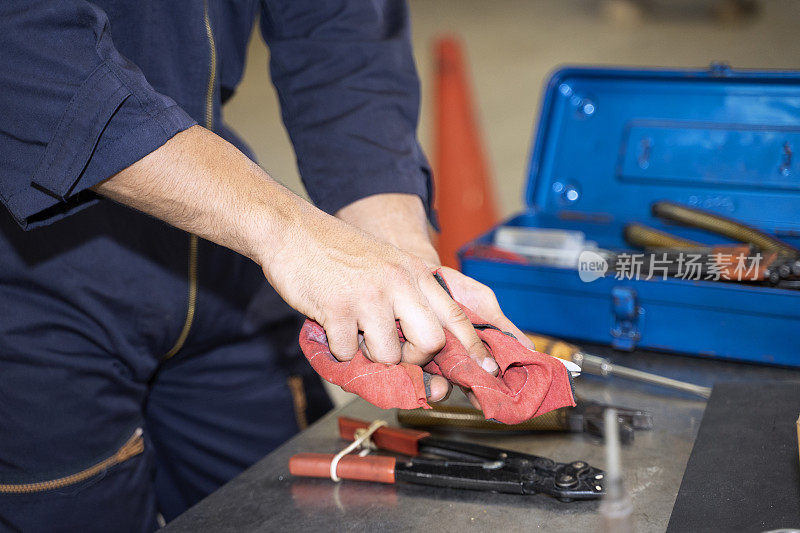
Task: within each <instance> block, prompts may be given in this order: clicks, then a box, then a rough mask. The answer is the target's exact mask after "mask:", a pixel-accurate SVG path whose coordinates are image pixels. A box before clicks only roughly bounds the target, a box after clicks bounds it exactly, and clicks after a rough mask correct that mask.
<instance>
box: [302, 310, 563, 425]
mask: <svg viewBox="0 0 800 533" xmlns="http://www.w3.org/2000/svg"><path fill="white" fill-rule="evenodd" d="M459 305H461V304H460V303H459ZM461 308H462V309H463V310H464V312H465V313H466V314H467V317H469V319H470V320H471V321H472V323H473V325H475V326H476V328H475V329H476V331H477V333H478V336H479V337H480V338H481V339H482V340H483V342H484V343H485V344H486V345H487V348H488V349H489V352H490V353H491V354H492V356H493V357H494V359H495V361H497V364H498V365H499V366H500V372H499V374H498V375H497V376H496V377H495V376H492V375H491V374H489V373H488V372H486V371H485V370H483V369H482V368H481V367H480V366H479V365H478V364H477V363H476V362H475V361H473V360H472V358H471V357H470V356H469V355H468V354H467V351H466V349H465V348H464V347H463V346H462V345H461V343H460V342H458V340H457V339H456V338H455V337H454V336H453V335H452V334H451V333H449V332H448V331H445V337H446V343H445V347H444V348H443V349H442V351H441V352H439V353H438V354H437V355H436V356H435V357H434V358H433V360H432V361H431V362H430V363H428V364H427V365H425V367H424V370H425V372H429V373H431V374H437V375H440V376H444V377H445V378H446V379H447V380H449V381H450V382H451V383H453V384H455V385H460V386H462V387H467V388H469V389H471V390H472V392H473V393H474V394H475V396H476V397H477V399H478V402H479V403H480V406H481V409H482V410H483V413H484V416H485V417H486V418H487V419H493V420H497V421H499V422H503V423H506V424H518V423H520V422H524V421H526V420H529V419H531V418H533V417H534V416H539V415H541V414H544V413H546V412H548V411H552V410H553V409H558V408H559V407H566V406H574V405H575V397H574V394H573V390H572V381H571V378H570V375H569V371H568V370H567V369H566V367H565V366H564V365H563V364H562V363H561V362H559V361H558V360H557V359H555V358H554V357H551V356H549V355H547V354H544V353H541V352H535V351H532V350H529V349H527V348H525V347H524V346H523V345H522V344H521V343H520V342H519V341H517V339H516V338H514V337H513V336H511V335H510V334H507V333H504V332H502V331H500V330H499V329H497V328H496V327H494V326H491V325H489V324H488V323H487V322H486V321H484V320H482V319H481V318H480V317H478V316H477V315H476V314H475V313H474V312H473V311H472V310H471V309H469V308H468V307H465V306H464V305H461ZM398 335H399V337H400V339H401V341H403V340H404V339H403V335H402V331H399V326H398ZM300 347H301V348H302V350H303V353H304V354H305V356H306V358H307V359H308V361H309V363H311V366H312V367H313V368H314V370H316V371H317V373H318V374H319V375H320V376H322V377H323V378H324V379H325V380H327V381H329V382H331V383H333V384H334V385H338V386H340V387H342V388H343V389H344V390H346V391H348V392H353V393H355V394H358V395H359V396H361V397H362V398H364V399H365V400H367V401H368V402H370V403H372V404H374V405H376V406H378V407H380V408H382V409H392V408H400V409H416V408H418V407H424V408H427V409H430V405H428V401H427V399H426V395H425V384H424V381H423V368H420V367H419V366H417V365H412V364H408V363H400V364H397V365H385V364H382V363H374V362H372V361H370V360H369V359H367V358H366V357H365V356H364V354H363V353H361V350H359V351H358V353H356V355H355V357H353V359H351V360H350V361H345V362H341V361H338V360H337V359H336V358H335V357H333V355H332V354H331V351H330V349H329V348H328V341H327V337H326V336H325V330H324V329H323V328H322V326H320V325H319V324H318V323H316V322H314V321H313V320H306V322H305V324H303V328H302V330H301V331H300Z"/></svg>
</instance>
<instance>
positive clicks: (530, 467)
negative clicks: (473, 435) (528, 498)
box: [289, 418, 605, 502]
mask: <svg viewBox="0 0 800 533" xmlns="http://www.w3.org/2000/svg"><path fill="white" fill-rule="evenodd" d="M368 426H369V424H368V423H367V422H364V421H361V420H355V419H352V418H339V434H340V435H341V437H342V438H343V439H347V440H353V438H354V436H355V432H356V430H358V429H361V428H367V427H368ZM372 441H373V443H374V444H375V445H376V446H377V447H378V448H380V449H382V450H387V451H392V452H397V453H401V454H403V455H407V456H410V457H409V458H407V459H402V458H397V457H391V456H385V455H368V456H366V457H360V456H358V455H345V456H344V457H342V459H341V460H340V461H339V464H338V465H337V467H336V475H337V476H339V477H340V478H343V479H353V480H359V481H375V482H379V483H396V482H406V483H415V484H418V485H430V486H435V487H447V488H456V489H471V490H483V491H490V492H503V493H508V494H538V493H544V494H548V495H550V496H553V497H555V498H558V499H559V500H561V501H565V502H568V501H572V500H591V499H597V498H600V497H601V496H602V495H603V494H605V489H604V485H603V478H604V473H603V471H602V470H599V469H597V468H594V467H592V466H590V465H589V464H588V463H587V462H586V461H573V462H571V463H557V462H555V461H553V460H552V459H548V458H546V457H539V456H536V455H528V454H524V453H519V452H515V451H511V450H502V449H500V448H493V447H491V446H481V445H478V444H471V443H468V442H459V441H451V440H446V439H438V438H434V437H432V436H431V434H430V433H428V432H426V431H416V430H412V429H401V428H394V427H382V428H380V429H378V430H377V431H375V433H374V434H373V435H372ZM422 455H424V456H436V457H437V458H429V457H421V456H422ZM334 457H335V455H333V454H321V453H300V454H297V455H294V456H293V457H292V458H291V459H289V472H291V473H292V475H295V476H301V477H321V478H327V477H330V474H331V472H330V468H331V461H333V459H334Z"/></svg>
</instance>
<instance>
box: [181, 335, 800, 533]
mask: <svg viewBox="0 0 800 533" xmlns="http://www.w3.org/2000/svg"><path fill="white" fill-rule="evenodd" d="M587 348H588V349H586V351H587V352H589V353H596V354H599V355H604V356H609V357H611V359H612V360H613V361H614V362H616V363H618V364H623V365H627V366H631V367H636V368H640V369H642V370H648V371H653V372H658V373H661V374H662V375H666V376H669V377H673V378H676V379H684V380H691V381H693V382H695V383H698V384H701V385H711V384H713V383H718V382H724V381H754V380H781V381H785V380H791V381H799V382H800V371H798V370H789V369H780V368H770V367H763V366H756V365H749V364H743V363H731V362H724V361H716V360H706V359H699V358H690V357H685V356H678V355H667V354H658V353H653V352H635V353H632V354H625V353H619V352H614V351H613V350H610V349H608V348H602V347H597V346H589V347H587ZM576 382H577V387H576V388H577V392H578V394H579V395H580V396H581V397H582V398H584V399H587V400H596V401H601V402H604V403H612V404H616V405H622V406H628V407H636V408H643V409H648V410H650V411H651V412H652V413H653V421H654V426H655V427H654V429H653V430H652V431H637V432H636V439H635V441H634V442H633V443H632V444H631V445H629V446H625V447H623V450H622V465H623V469H624V478H625V483H626V487H627V489H628V491H629V493H630V495H631V499H632V501H633V507H634V514H633V516H634V521H635V523H634V530H635V531H664V530H665V529H666V527H667V522H668V521H669V516H670V512H671V511H672V506H673V504H674V502H675V498H676V496H677V493H678V488H679V487H680V484H681V479H682V477H683V472H684V469H685V467H686V463H687V461H688V459H689V454H690V452H691V450H692V444H693V442H694V439H695V437H696V435H697V431H698V427H699V425H700V421H701V418H702V416H703V409H704V407H705V400H703V399H696V398H695V397H693V396H690V395H687V394H684V393H680V392H671V391H670V390H668V389H663V388H659V387H656V386H653V385H648V384H644V383H637V382H634V381H629V380H625V379H622V378H599V377H594V376H588V375H586V376H582V377H580V378H578V379H577V380H576ZM454 396H455V394H454ZM456 400H457V399H456ZM753 401H757V398H754V399H753ZM287 416H291V415H290V414H289V413H287ZM339 416H348V417H353V418H360V419H364V420H374V419H379V418H380V419H385V420H387V421H388V422H389V423H391V424H394V425H396V424H397V420H396V415H395V412H393V411H382V410H380V409H378V408H376V407H374V406H372V405H370V404H368V403H366V402H364V401H362V400H360V399H358V400H354V401H352V402H350V403H349V404H347V405H345V406H344V407H342V408H340V409H337V410H334V411H332V412H331V413H329V414H328V415H327V416H325V417H324V418H323V419H321V420H320V421H318V422H317V423H316V424H314V425H313V426H311V427H310V428H309V429H307V430H306V431H303V432H302V433H301V434H299V435H297V436H296V437H294V438H293V439H291V440H290V441H288V442H287V443H285V444H284V445H283V446H281V447H280V448H278V449H277V450H275V451H274V452H272V453H271V454H269V455H268V456H267V457H265V458H264V459H262V460H261V461H259V462H258V463H256V464H255V465H253V466H252V467H251V468H249V469H248V470H247V471H245V472H244V473H242V474H241V475H240V476H238V477H237V478H235V479H233V480H232V481H231V482H229V483H228V484H226V485H225V486H223V487H222V488H220V489H219V490H218V491H216V492H215V493H213V494H211V495H210V496H208V497H207V498H206V499H204V500H203V501H201V502H200V503H199V504H197V505H196V506H194V507H193V508H191V509H189V510H188V511H187V512H186V513H184V514H183V515H181V516H180V517H178V518H177V519H175V520H174V521H173V522H171V523H170V524H169V525H168V526H167V528H166V530H165V531H167V532H169V533H176V532H179V531H192V532H194V531H237V532H240V531H306V532H307V531H327V530H345V529H346V530H356V531H378V530H383V531H400V530H420V531H459V532H461V531H495V532H499V531H504V532H505V531H523V530H524V531H531V530H534V531H596V530H598V527H599V523H598V515H597V508H598V503H599V502H598V501H583V502H572V503H563V502H560V501H558V500H555V499H553V498H550V497H547V496H543V495H535V496H518V495H509V494H493V493H486V492H476V491H466V490H454V489H440V488H432V487H424V486H419V485H410V484H398V485H381V484H377V483H366V482H359V481H343V482H342V483H339V484H335V483H333V482H332V481H331V480H327V479H300V478H293V477H292V476H291V475H290V474H289V470H288V466H287V465H288V460H289V457H291V456H292V455H293V454H295V453H300V452H320V453H334V452H336V451H338V450H340V449H341V448H343V447H344V445H345V442H344V441H342V440H340V439H339V437H338V432H337V427H336V419H337V417H339ZM442 435H443V436H446V437H447V438H467V439H469V440H471V441H474V442H478V443H482V444H489V445H493V446H498V447H503V448H509V449H512V450H517V451H521V452H526V453H531V454H536V455H543V456H546V457H550V458H552V459H554V460H556V461H562V462H567V461H573V460H576V459H584V460H586V461H588V462H589V463H590V464H592V465H594V466H597V467H599V468H604V467H605V456H604V448H603V445H602V442H601V441H599V440H598V439H596V438H592V437H589V436H587V435H584V434H570V433H549V434H542V433H540V434H525V435H513V436H475V435H474V434H473V435H469V436H460V435H454V434H449V433H444V434H442ZM757 496H758V495H755V494H754V495H753V497H757Z"/></svg>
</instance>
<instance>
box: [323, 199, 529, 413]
mask: <svg viewBox="0 0 800 533" xmlns="http://www.w3.org/2000/svg"><path fill="white" fill-rule="evenodd" d="M336 216H337V217H339V218H341V219H342V220H346V221H347V222H350V223H351V224H353V225H355V226H358V227H360V228H362V229H364V230H365V231H368V232H370V233H371V234H373V235H375V236H376V237H378V238H380V239H382V240H385V241H386V242H390V243H392V244H394V245H395V246H396V247H398V248H400V249H402V250H404V251H406V252H408V253H410V254H412V255H415V256H417V257H419V258H420V259H422V260H423V261H424V262H425V264H426V265H427V267H428V269H429V270H434V269H436V268H440V269H441V272H442V275H443V276H444V278H445V281H446V282H447V285H448V286H449V287H450V291H451V292H452V294H453V297H454V298H455V299H456V300H458V301H459V302H461V303H462V304H464V305H465V306H467V307H469V308H470V309H472V310H473V311H475V312H476V313H477V314H478V315H479V316H481V317H482V318H484V319H486V320H487V321H489V323H491V324H493V325H495V326H497V327H498V328H500V329H502V330H503V331H508V332H510V333H513V334H514V335H515V336H516V337H517V339H518V340H519V341H520V342H521V343H522V344H523V346H525V347H526V348H529V349H531V350H533V349H534V345H533V342H531V340H530V339H529V338H528V337H527V336H526V335H525V334H523V333H522V331H520V329H519V328H517V327H516V326H515V325H514V324H513V323H512V322H511V321H510V320H509V319H508V318H506V316H505V315H504V314H503V312H502V311H501V310H500V305H499V304H498V303H497V298H496V297H495V295H494V292H492V290H491V289H490V288H489V287H487V286H486V285H483V284H482V283H479V282H477V281H475V280H474V279H472V278H470V277H467V276H465V275H464V274H462V273H461V272H458V271H457V270H453V269H452V268H448V267H442V266H440V262H439V256H438V254H437V253H436V249H435V248H434V247H433V244H432V243H431V240H430V236H429V235H430V234H429V231H428V221H427V217H426V216H425V209H424V207H423V205H422V201H421V200H420V199H419V197H417V196H413V195H408V194H378V195H374V196H369V197H367V198H362V199H361V200H358V201H357V202H353V203H352V204H350V205H348V206H346V207H344V208H342V209H341V210H339V212H338V213H336ZM469 329H470V330H471V331H470V332H464V333H462V336H463V337H466V338H468V339H469V340H468V342H476V340H477V342H480V340H479V339H478V335H477V333H475V330H474V329H473V328H472V325H471V324H470V327H469ZM459 341H461V343H462V344H464V345H465V346H467V344H466V343H465V342H464V341H463V340H462V337H459ZM470 353H472V352H470ZM433 355H434V354H431V357H432V356H433ZM490 358H491V356H490V355H488V354H487V355H486V359H484V361H488V360H489V359H490ZM424 362H427V361H424ZM492 363H493V364H490V363H488V362H486V363H485V364H484V366H483V367H484V369H486V370H487V371H489V372H492V373H495V372H497V370H498V367H497V363H494V361H492ZM436 379H437V381H436V384H437V387H439V386H445V385H446V386H447V387H448V393H449V387H450V385H449V383H447V382H446V381H445V380H443V378H441V377H439V376H436ZM438 380H442V381H445V383H440V382H439V381H438ZM464 392H465V393H466V394H467V397H468V398H469V399H470V401H472V403H473V404H474V405H475V407H480V406H479V405H478V404H477V400H476V399H475V396H474V395H473V394H472V393H471V392H470V391H464Z"/></svg>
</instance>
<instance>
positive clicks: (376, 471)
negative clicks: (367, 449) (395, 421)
mask: <svg viewBox="0 0 800 533" xmlns="http://www.w3.org/2000/svg"><path fill="white" fill-rule="evenodd" d="M334 457H335V455H334V454H332V453H298V454H297V455H293V456H292V457H291V458H290V459H289V472H290V473H291V474H292V475H293V476H299V477H323V478H330V477H331V461H333V458H334ZM396 462H397V459H395V458H394V457H390V456H388V455H367V456H365V457H360V456H358V455H345V456H344V457H342V458H341V459H340V460H339V464H338V465H336V475H337V476H339V477H340V478H342V479H355V480H358V481H376V482H378V483H394V467H395V464H396Z"/></svg>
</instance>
